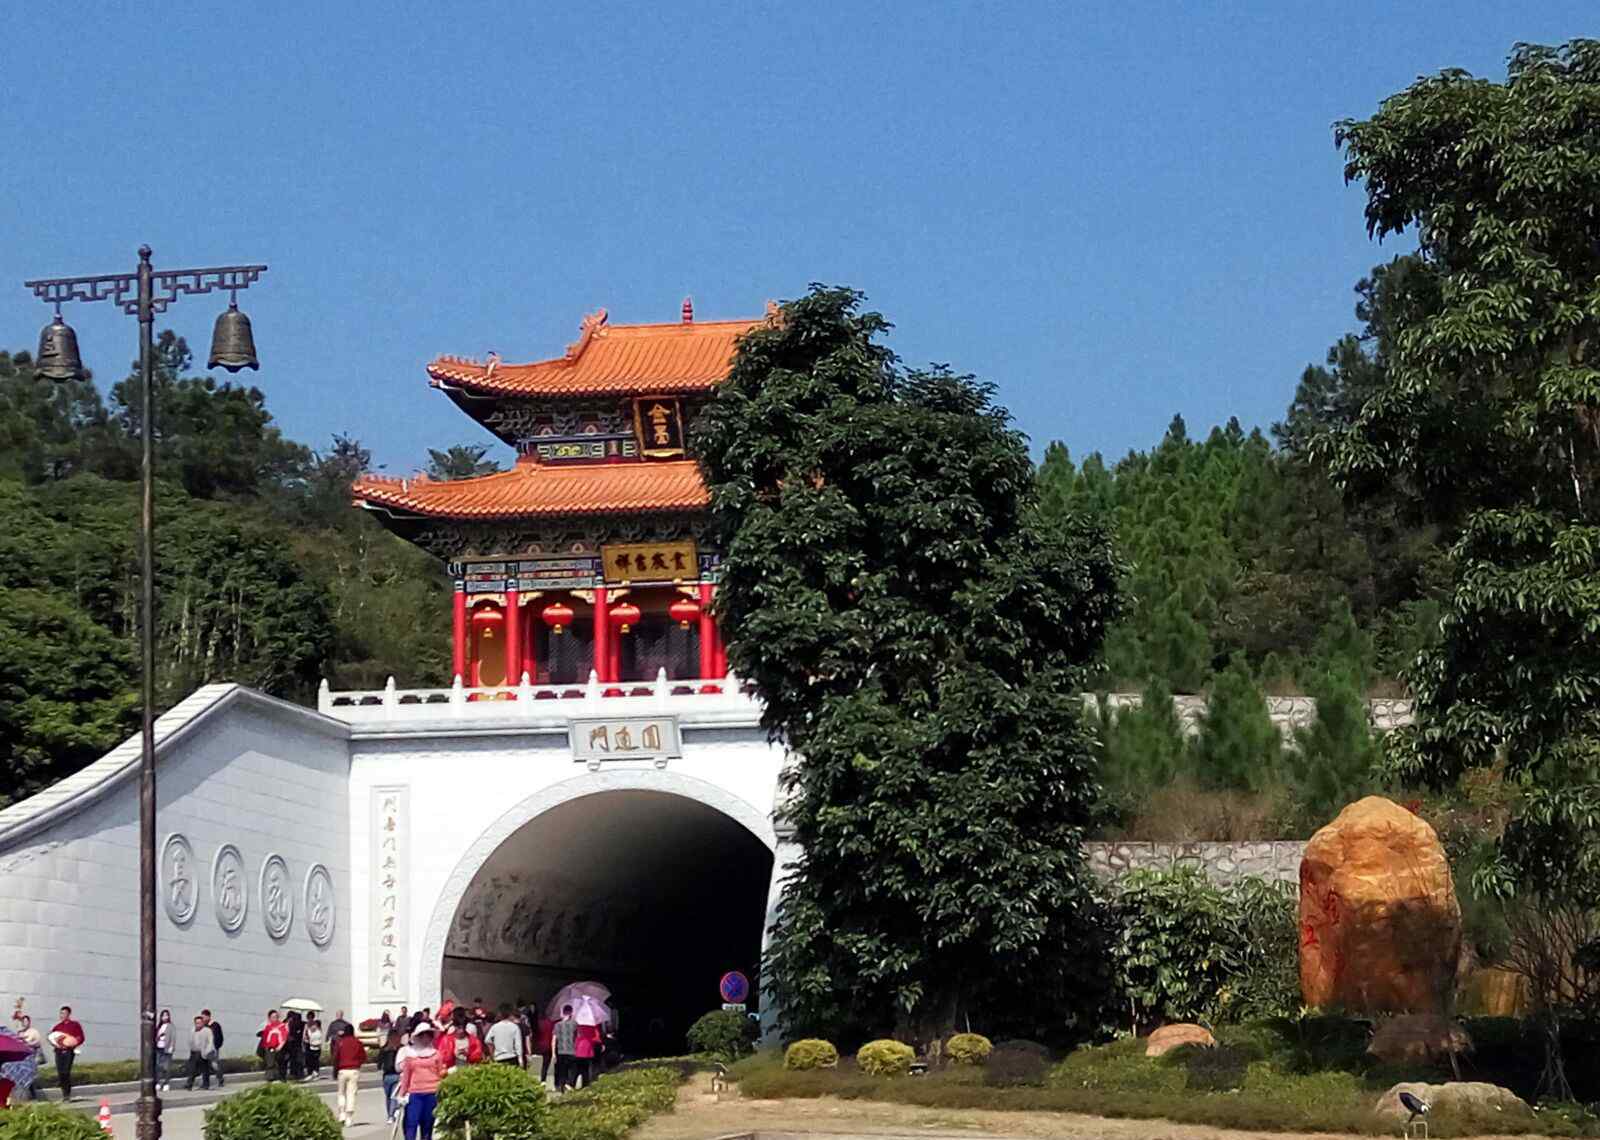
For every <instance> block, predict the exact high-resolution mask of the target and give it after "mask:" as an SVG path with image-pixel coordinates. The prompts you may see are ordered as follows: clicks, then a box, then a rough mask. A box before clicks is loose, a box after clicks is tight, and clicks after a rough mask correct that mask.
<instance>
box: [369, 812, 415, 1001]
mask: <svg viewBox="0 0 1600 1140" xmlns="http://www.w3.org/2000/svg"><path fill="white" fill-rule="evenodd" d="M409 797H410V792H409V790H408V789H406V788H373V789H372V874H371V883H372V901H371V906H370V909H371V913H372V935H371V939H370V941H369V947H368V951H367V954H368V957H369V958H370V960H371V963H372V970H371V983H370V987H369V988H370V990H371V1000H372V1002H373V1003H375V1004H376V1003H380V1002H392V1003H398V1002H403V1001H407V1000H409V999H410V996H411V995H410V993H409V991H408V990H407V988H406V981H407V980H406V953H407V944H408V939H407V937H406V935H407V932H408V930H409V927H410V922H411V908H410V901H411V894H410V866H409V853H410V847H411V820H410V813H409V811H408V810H407V809H408V807H409Z"/></svg>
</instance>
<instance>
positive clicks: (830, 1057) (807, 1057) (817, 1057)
mask: <svg viewBox="0 0 1600 1140" xmlns="http://www.w3.org/2000/svg"><path fill="white" fill-rule="evenodd" d="M838 1064H839V1050H838V1049H836V1048H834V1046H833V1043H832V1042H831V1041H822V1040H819V1039H817V1038H815V1037H806V1038H802V1039H801V1040H799V1041H796V1042H794V1043H793V1044H792V1045H790V1046H789V1047H788V1048H787V1049H785V1050H784V1051H783V1067H784V1068H785V1069H833V1068H837V1067H838Z"/></svg>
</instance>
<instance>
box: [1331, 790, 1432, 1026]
mask: <svg viewBox="0 0 1600 1140" xmlns="http://www.w3.org/2000/svg"><path fill="white" fill-rule="evenodd" d="M1460 952H1461V906H1460V904H1459V903H1457V902H1456V891H1455V882H1454V881H1453V880H1452V879H1451V877H1450V863H1449V861H1448V860H1447V859H1446V858H1445V854H1444V847H1443V846H1442V845H1441V844H1440V842H1439V837H1438V835H1437V834H1435V833H1434V830H1433V828H1432V827H1430V826H1429V825H1428V824H1427V822H1426V821H1424V820H1422V819H1421V818H1419V817H1418V816H1416V815H1414V814H1412V813H1411V812H1409V811H1407V810H1406V809H1405V808H1403V807H1401V806H1400V805H1399V804H1397V803H1394V802H1393V801H1391V800H1386V799H1384V798H1383V797H1381V796H1368V797H1367V798H1366V799H1364V800H1358V801H1357V802H1356V803H1353V804H1351V805H1350V806H1349V807H1347V808H1345V809H1344V810H1343V811H1341V812H1340V813H1339V816H1338V818H1337V819H1335V820H1334V821H1333V822H1332V823H1330V824H1328V825H1327V826H1326V827H1324V828H1323V829H1322V830H1321V831H1319V832H1317V833H1316V834H1315V835H1313V836H1312V837H1311V842H1310V843H1308V844H1306V851H1305V856H1304V858H1303V859H1302V860H1301V862H1300V992H1301V994H1302V995H1303V997H1304V999H1305V1003H1306V1004H1307V1005H1309V1006H1312V1007H1314V1008H1319V1009H1329V1008H1333V1009H1346V1010H1350V1011H1352V1012H1362V1013H1442V1012H1444V1011H1445V1010H1446V1009H1447V1008H1448V1005H1449V997H1450V992H1451V989H1452V987H1453V986H1454V983H1455V975H1456V960H1457V958H1458V956H1459V955H1460Z"/></svg>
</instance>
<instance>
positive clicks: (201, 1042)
mask: <svg viewBox="0 0 1600 1140" xmlns="http://www.w3.org/2000/svg"><path fill="white" fill-rule="evenodd" d="M178 1045H179V1040H178V1029H177V1027H176V1026H175V1025H173V1024H172V1011H171V1010H170V1009H164V1010H162V1011H161V1015H160V1016H159V1017H158V1018H157V1019H156V1090H157V1091H158V1092H166V1091H167V1090H168V1089H170V1088H171V1087H172V1058H173V1055H174V1054H175V1053H176V1052H177V1049H178ZM188 1045H189V1079H188V1082H187V1083H186V1084H185V1085H184V1088H186V1089H193V1088H194V1082H195V1078H196V1077H199V1078H200V1087H201V1088H203V1089H209V1088H210V1087H211V1078H212V1077H216V1078H217V1087H218V1088H219V1089H220V1088H221V1087H222V1085H223V1081H222V1022H220V1021H218V1020H216V1019H215V1018H214V1017H212V1016H211V1011H210V1010H209V1009H202V1010H201V1011H200V1012H199V1013H197V1014H196V1015H195V1018H194V1030H193V1031H192V1032H191V1033H190V1034H189V1037H188Z"/></svg>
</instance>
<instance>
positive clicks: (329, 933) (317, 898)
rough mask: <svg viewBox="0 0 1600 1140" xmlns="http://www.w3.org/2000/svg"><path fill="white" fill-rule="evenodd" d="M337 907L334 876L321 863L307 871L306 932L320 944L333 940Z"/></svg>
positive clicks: (315, 864)
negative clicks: (334, 895)
mask: <svg viewBox="0 0 1600 1140" xmlns="http://www.w3.org/2000/svg"><path fill="white" fill-rule="evenodd" d="M336 919H337V908H336V907H335V905H334V899H333V876H332V875H330V874H328V868H326V867H324V866H323V865H322V864H321V863H313V864H312V865H311V870H309V871H307V872H306V933H307V934H309V935H311V941H312V942H314V943H316V944H317V945H318V946H326V945H327V944H328V943H330V942H332V941H333V929H334V923H335V921H336Z"/></svg>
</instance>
